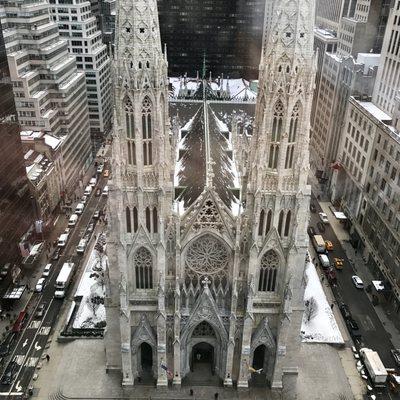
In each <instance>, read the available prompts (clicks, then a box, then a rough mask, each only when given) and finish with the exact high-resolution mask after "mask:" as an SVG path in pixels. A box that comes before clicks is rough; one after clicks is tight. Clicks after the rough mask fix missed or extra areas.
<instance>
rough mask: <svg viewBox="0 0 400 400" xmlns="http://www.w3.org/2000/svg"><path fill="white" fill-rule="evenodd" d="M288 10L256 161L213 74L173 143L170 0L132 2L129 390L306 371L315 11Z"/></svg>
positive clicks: (117, 250)
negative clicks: (228, 119) (223, 115)
mask: <svg viewBox="0 0 400 400" xmlns="http://www.w3.org/2000/svg"><path fill="white" fill-rule="evenodd" d="M274 7H275V8H274V13H273V15H274V17H273V18H272V21H271V25H270V26H269V28H268V30H269V35H268V38H266V41H265V43H266V44H265V50H264V52H263V55H262V59H261V73H260V81H259V94H258V99H257V111H256V121H255V134H254V136H253V137H252V139H251V145H247V146H248V148H247V150H248V151H249V153H250V156H248V153H247V152H244V151H243V149H244V145H243V143H245V142H246V141H248V136H247V134H246V133H245V132H238V131H237V130H236V131H235V132H230V130H229V129H228V127H227V126H226V125H225V124H224V123H223V122H222V121H221V120H220V119H219V118H218V117H217V112H216V111H215V110H216V109H217V108H218V104H217V103H216V101H215V95H214V94H213V91H212V90H211V88H210V86H209V82H208V80H207V79H203V80H202V81H201V83H200V84H199V85H198V86H197V88H196V93H194V94H193V98H194V99H195V100H194V101H192V100H190V99H189V100H181V101H179V102H176V103H175V104H172V102H171V104H170V106H171V108H172V107H174V108H175V109H177V114H178V115H179V114H180V115H181V118H183V119H186V121H181V122H179V120H178V119H177V118H175V119H174V120H173V124H172V132H171V126H170V124H169V117H168V114H169V113H168V102H167V101H168V97H167V93H168V92H167V90H168V80H167V60H166V54H162V52H161V40H160V34H159V26H158V15H157V3H156V0H137V1H131V0H121V1H120V2H119V8H118V10H117V11H118V14H117V29H116V52H115V61H114V63H115V71H116V78H117V79H116V82H115V90H116V92H115V98H116V99H117V103H116V112H115V128H116V129H115V136H114V141H113V156H112V168H113V180H112V182H110V184H109V188H110V192H109V204H108V207H109V210H110V213H109V215H110V218H109V233H108V244H107V251H108V255H109V265H110V267H109V282H108V285H109V291H108V293H109V295H108V297H107V299H106V307H107V319H108V323H107V327H108V329H107V336H106V355H107V368H109V369H111V368H116V369H120V370H121V373H122V384H123V385H127V386H131V385H134V384H137V383H138V382H139V380H140V381H141V382H143V381H146V380H147V379H149V378H155V379H156V380H157V385H158V386H166V385H167V381H168V379H169V378H170V379H172V380H173V383H174V384H175V385H180V384H181V383H182V380H185V379H196V377H195V374H193V373H195V372H196V371H198V368H200V367H199V364H201V363H203V362H204V363H207V364H206V365H208V366H209V367H210V368H209V369H206V372H207V374H209V375H203V374H202V376H201V379H206V380H207V379H209V380H210V381H214V382H215V381H218V380H223V382H224V384H225V385H226V386H232V385H233V381H236V382H237V385H238V387H248V385H249V380H251V379H253V380H254V379H260V380H261V381H262V382H263V383H264V384H265V385H267V384H268V385H270V387H272V388H275V389H281V388H282V386H283V381H284V377H285V374H286V372H287V371H294V370H296V366H297V365H298V363H299V362H300V360H298V359H297V355H298V349H299V346H300V337H299V331H300V325H301V320H302V315H303V309H304V299H303V296H304V279H303V275H304V266H305V259H306V254H307V247H308V237H307V233H306V229H307V223H308V209H309V200H310V194H311V191H310V187H309V186H308V185H307V183H306V181H307V176H308V169H309V165H308V132H309V125H310V123H309V119H310V111H311V102H312V94H313V86H314V54H313V21H314V2H313V1H310V0H296V1H293V0H284V1H277V2H275V3H274ZM182 51H186V49H185V48H183V49H182ZM209 99H214V100H213V101H212V102H210V101H209ZM199 100H200V101H199ZM179 107H180V108H179ZM220 107H221V109H223V110H226V107H230V108H231V109H235V107H236V108H238V109H241V108H242V107H243V104H241V103H240V104H236V105H235V104H234V103H231V104H229V103H227V102H224V103H223V104H220ZM222 107H225V108H222ZM238 171H242V172H243V173H245V174H244V176H241V175H240V173H239V172H238ZM116 338H120V341H118V342H117V343H116V342H115V341H116ZM252 369H260V372H261V373H260V376H259V377H258V375H257V377H255V376H254V375H252V373H251V371H252ZM211 371H213V372H214V375H212V374H211ZM191 382H193V381H191Z"/></svg>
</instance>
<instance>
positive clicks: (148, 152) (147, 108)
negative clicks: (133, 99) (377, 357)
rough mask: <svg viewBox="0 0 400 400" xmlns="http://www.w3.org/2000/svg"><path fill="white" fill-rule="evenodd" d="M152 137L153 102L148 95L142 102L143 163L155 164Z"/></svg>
mask: <svg viewBox="0 0 400 400" xmlns="http://www.w3.org/2000/svg"><path fill="white" fill-rule="evenodd" d="M152 137H153V132H152V104H151V101H150V99H149V98H148V97H147V96H146V97H145V98H144V100H143V103H142V141H143V165H152V164H153V149H152Z"/></svg>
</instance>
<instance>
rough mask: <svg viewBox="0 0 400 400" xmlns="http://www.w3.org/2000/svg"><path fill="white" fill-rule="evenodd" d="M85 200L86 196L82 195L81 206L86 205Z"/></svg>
mask: <svg viewBox="0 0 400 400" xmlns="http://www.w3.org/2000/svg"><path fill="white" fill-rule="evenodd" d="M87 200H88V196H86V195H85V194H84V195H83V196H82V197H81V203H82V204H86V202H87Z"/></svg>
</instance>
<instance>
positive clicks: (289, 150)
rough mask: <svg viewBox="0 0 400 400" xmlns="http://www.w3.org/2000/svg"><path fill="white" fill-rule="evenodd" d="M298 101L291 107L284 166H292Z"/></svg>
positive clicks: (298, 107)
mask: <svg viewBox="0 0 400 400" xmlns="http://www.w3.org/2000/svg"><path fill="white" fill-rule="evenodd" d="M300 108H301V104H300V102H297V103H296V104H295V106H294V107H293V111H292V115H291V117H290V126H289V136H288V145H287V148H286V158H285V168H287V169H288V168H293V154H294V148H295V142H296V140H297V131H298V123H299V118H300Z"/></svg>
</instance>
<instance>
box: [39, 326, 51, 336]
mask: <svg viewBox="0 0 400 400" xmlns="http://www.w3.org/2000/svg"><path fill="white" fill-rule="evenodd" d="M50 330H51V326H42V327H41V328H40V329H39V332H38V335H43V336H47V335H49V334H50Z"/></svg>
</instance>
